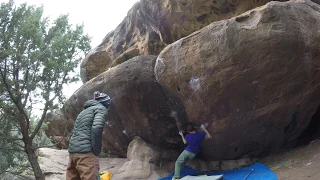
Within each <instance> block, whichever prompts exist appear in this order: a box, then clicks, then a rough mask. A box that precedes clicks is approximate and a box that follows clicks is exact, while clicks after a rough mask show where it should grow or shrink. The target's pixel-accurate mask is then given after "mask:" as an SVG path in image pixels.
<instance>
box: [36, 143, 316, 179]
mask: <svg viewBox="0 0 320 180" xmlns="http://www.w3.org/2000/svg"><path fill="white" fill-rule="evenodd" d="M40 161H41V167H42V169H43V170H44V171H45V174H46V180H63V179H65V170H66V168H67V163H68V152H67V151H66V150H55V149H46V148H44V149H41V150H40ZM125 162H126V159H123V158H100V167H101V171H109V172H111V173H112V174H113V175H114V176H113V178H112V180H120V179H123V178H121V177H120V176H119V175H117V174H118V173H117V172H118V171H119V169H120V168H121V167H122V165H123V164H124V163H125ZM260 162H262V163H264V164H266V165H267V166H269V168H270V169H271V170H272V171H274V172H275V173H276V175H277V177H278V179H279V180H320V141H319V140H317V141H313V142H312V143H310V144H309V145H307V146H303V147H300V148H296V149H293V150H290V151H288V152H285V153H280V154H274V155H270V156H267V157H265V158H262V159H261V160H260ZM158 177H159V175H158V174H152V176H151V177H150V178H148V179H150V180H151V179H152V180H154V179H157V178H158Z"/></svg>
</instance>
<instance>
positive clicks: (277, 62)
mask: <svg viewBox="0 0 320 180" xmlns="http://www.w3.org/2000/svg"><path fill="white" fill-rule="evenodd" d="M319 29H320V6H319V5H318V4H315V3H313V2H311V1H307V0H306V1H304V0H297V1H290V2H284V3H280V2H270V3H268V4H267V5H265V6H263V7H259V8H256V9H254V10H252V11H250V12H247V13H245V14H242V15H240V16H238V17H234V18H231V19H229V20H223V21H219V22H214V23H212V24H210V25H209V26H207V27H205V28H203V29H201V30H200V31H198V32H196V33H194V34H192V35H190V36H188V37H185V38H182V39H180V40H178V41H177V42H175V43H173V44H171V45H169V46H167V47H166V48H165V49H164V50H163V51H162V52H161V53H160V55H159V57H158V58H157V63H156V67H155V74H156V79H157V81H158V82H159V83H160V85H161V86H162V87H163V89H165V90H166V91H165V92H168V93H169V94H170V95H172V94H174V95H175V96H176V97H178V98H179V99H180V100H181V101H182V103H183V105H184V107H185V110H186V113H187V116H188V120H189V121H191V122H194V123H196V124H200V123H208V124H209V128H208V130H209V131H210V132H211V133H212V135H213V139H212V140H209V141H206V143H204V144H203V149H202V150H203V151H202V152H203V153H202V155H203V156H204V157H205V158H206V159H236V158H240V157H242V156H244V155H249V156H257V155H261V154H264V153H267V152H270V151H273V150H277V149H278V148H280V147H281V146H282V145H284V144H287V143H289V142H293V141H294V140H295V139H296V138H297V137H298V136H299V135H300V133H301V132H302V131H303V130H304V129H305V128H306V127H307V126H308V124H309V122H310V120H311V117H312V116H313V114H314V113H315V112H316V110H317V108H318V106H319V104H320V71H319V69H320V31H319Z"/></svg>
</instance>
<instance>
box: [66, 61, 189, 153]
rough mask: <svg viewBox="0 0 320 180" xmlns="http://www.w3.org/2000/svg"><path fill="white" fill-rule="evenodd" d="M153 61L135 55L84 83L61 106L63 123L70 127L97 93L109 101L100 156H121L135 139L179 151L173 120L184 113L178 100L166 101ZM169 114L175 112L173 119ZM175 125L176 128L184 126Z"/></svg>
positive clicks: (179, 143) (180, 117) (176, 130)
mask: <svg viewBox="0 0 320 180" xmlns="http://www.w3.org/2000/svg"><path fill="white" fill-rule="evenodd" d="M155 61H156V56H138V57H135V58H132V59H130V60H129V61H126V62H124V63H122V64H120V65H118V66H116V67H113V68H111V69H110V70H108V71H107V72H104V73H103V74H101V75H99V76H98V77H96V78H94V79H92V80H90V81H88V82H87V83H85V84H84V85H83V86H82V87H81V88H80V89H78V90H77V91H76V92H75V93H74V94H73V95H72V96H71V97H70V98H69V100H68V101H67V102H66V104H65V105H64V107H63V112H64V117H65V121H66V122H65V124H70V123H71V124H73V122H74V120H75V119H76V116H77V115H78V113H80V111H81V110H82V109H83V104H84V103H85V102H86V101H87V100H89V99H92V98H93V93H94V92H95V91H97V90H98V91H100V92H104V93H107V94H108V95H110V97H111V99H112V103H111V106H110V110H109V114H108V117H107V122H106V126H105V129H104V133H103V139H104V140H103V149H104V150H103V152H104V153H107V154H112V155H119V156H122V157H125V156H126V153H127V147H128V144H129V143H130V141H131V140H132V139H133V138H134V137H135V136H140V137H141V138H143V139H144V140H145V141H146V142H147V143H150V144H152V145H154V146H156V147H161V148H164V149H173V150H180V149H181V148H182V147H183V145H182V143H181V138H180V137H179V135H178V128H177V123H176V120H175V118H179V119H186V118H185V116H186V115H185V111H184V109H183V106H182V105H181V103H180V102H179V101H178V100H175V101H174V103H172V102H169V101H168V100H169V96H166V95H165V93H164V92H163V91H162V89H161V87H160V86H159V84H158V83H157V82H156V80H155V76H154V65H155ZM170 99H172V98H170ZM172 112H179V113H174V116H173V115H172V114H173V113H172ZM179 122H180V123H178V125H179V126H182V125H183V124H184V123H185V122H184V121H179Z"/></svg>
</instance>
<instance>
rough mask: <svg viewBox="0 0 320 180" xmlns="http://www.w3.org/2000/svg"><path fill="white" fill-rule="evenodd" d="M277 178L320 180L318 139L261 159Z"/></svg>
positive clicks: (281, 179)
mask: <svg viewBox="0 0 320 180" xmlns="http://www.w3.org/2000/svg"><path fill="white" fill-rule="evenodd" d="M261 162H262V163H264V164H266V165H268V166H269V168H270V169H271V170H272V171H274V172H275V173H276V175H277V177H278V179H279V180H320V141H319V140H316V141H313V142H311V143H310V144H309V145H307V146H303V147H300V148H296V149H293V150H291V151H288V152H285V153H281V154H275V155H270V156H268V157H266V158H263V159H261Z"/></svg>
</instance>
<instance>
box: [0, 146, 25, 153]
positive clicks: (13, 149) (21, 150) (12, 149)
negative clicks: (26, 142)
mask: <svg viewBox="0 0 320 180" xmlns="http://www.w3.org/2000/svg"><path fill="white" fill-rule="evenodd" d="M0 149H4V150H8V151H20V152H25V150H24V149H17V148H6V147H0Z"/></svg>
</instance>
